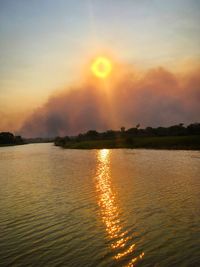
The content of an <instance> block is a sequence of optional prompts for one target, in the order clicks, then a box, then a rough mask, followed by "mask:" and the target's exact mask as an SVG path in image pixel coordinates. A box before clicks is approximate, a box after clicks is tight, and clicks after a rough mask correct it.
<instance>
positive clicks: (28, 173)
mask: <svg viewBox="0 0 200 267" xmlns="http://www.w3.org/2000/svg"><path fill="white" fill-rule="evenodd" d="M0 266H3V267H5V266H15V267H16V266H20V267H22V266H24V267H27V266H34V267H35V266H37V267H38V266H48V267H51V266H67V267H73V266H74V267H82V266H83V267H87V266H91V267H92V266H93V267H97V266H98V267H110V266H113V267H114V266H124V267H125V266H127V267H128V266H144V267H147V266H154V267H159V266H162V267H165V266H166V267H172V266H183V267H184V266H185V267H188V266H191V267H195V266H197V267H199V266H200V152H198V151H168V150H131V149H130V150H129V149H116V150H107V149H103V150H67V149H66V150H64V149H61V148H59V147H55V146H54V145H53V144H29V145H24V146H15V147H2V148H0Z"/></svg>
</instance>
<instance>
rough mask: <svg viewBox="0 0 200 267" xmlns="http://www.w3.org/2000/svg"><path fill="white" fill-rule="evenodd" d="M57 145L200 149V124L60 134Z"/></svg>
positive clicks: (77, 147)
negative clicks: (69, 134) (74, 134)
mask: <svg viewBox="0 0 200 267" xmlns="http://www.w3.org/2000/svg"><path fill="white" fill-rule="evenodd" d="M55 145H56V146H61V147H63V148H70V149H102V148H149V149H150V148H151V149H191V150H200V124H199V123H195V124H191V125H189V126H187V127H184V126H183V124H179V125H174V126H171V127H167V128H166V127H158V128H152V127H147V128H146V129H139V125H137V127H135V128H131V129H128V130H125V128H124V127H122V128H121V131H112V130H110V131H107V132H103V133H98V132H97V131H88V132H87V133H85V134H79V135H78V136H75V137H68V136H66V137H57V138H56V139H55Z"/></svg>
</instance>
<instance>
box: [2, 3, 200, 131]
mask: <svg viewBox="0 0 200 267" xmlns="http://www.w3.org/2000/svg"><path fill="white" fill-rule="evenodd" d="M199 10H200V1H198V0H168V1H166V0H76V1H74V0H57V1H54V0H42V1H41V0H34V1H33V0H30V1H27V0H17V1H16V0H6V1H4V0H0V131H3V130H9V129H10V130H14V131H17V130H18V129H19V128H20V127H21V126H22V127H23V123H24V121H25V120H27V118H31V117H29V116H31V115H30V114H31V113H32V112H35V110H37V109H38V108H41V107H42V106H43V105H45V104H46V103H47V101H48V99H49V98H51V97H52V94H53V95H54V94H55V93H56V92H58V91H60V90H65V92H66V94H67V93H69V91H70V90H71V89H70V88H72V87H75V86H76V87H78V88H80V83H81V81H82V80H81V79H82V76H83V73H84V69H85V68H88V62H89V61H90V60H91V58H93V57H94V56H95V55H98V54H102V53H106V54H109V55H112V57H113V58H115V59H116V61H118V62H120V64H122V65H123V64H124V65H126V66H127V65H128V66H130V67H129V68H133V69H138V70H140V71H145V70H147V71H148V70H150V69H152V68H157V67H160V66H162V67H164V68H166V70H169V71H171V72H173V74H174V73H176V74H177V73H178V74H179V75H180V74H183V73H184V74H185V73H189V72H192V71H194V72H195V73H196V72H197V71H198V70H199V68H198V66H199V62H200V61H199V59H200V49H199V47H200V34H199V32H200V12H199ZM188 75H189V74H188ZM144 76H145V75H144V74H143V78H144ZM80 90H81V89H80ZM188 90H189V89H188ZM66 101H67V99H66ZM73 101H75V100H73ZM66 105H67V103H66ZM40 110H41V109H40ZM72 112H73V111H72ZM183 119H184V117H183ZM189 119H190V120H192V119H193V118H192V116H190V117H189ZM189 119H188V118H187V119H186V122H188V120H189ZM194 119H196V117H194ZM141 120H142V117H141ZM172 122H173V121H172ZM148 123H151V121H148ZM152 124H154V121H152ZM88 127H89V126H88ZM108 127H109V125H108ZM79 130H81V129H79ZM45 134H47V133H44V135H45Z"/></svg>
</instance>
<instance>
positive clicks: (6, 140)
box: [0, 132, 24, 145]
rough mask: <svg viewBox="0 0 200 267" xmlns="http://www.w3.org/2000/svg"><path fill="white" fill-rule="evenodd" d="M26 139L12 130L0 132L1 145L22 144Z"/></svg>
mask: <svg viewBox="0 0 200 267" xmlns="http://www.w3.org/2000/svg"><path fill="white" fill-rule="evenodd" d="M21 144H24V141H23V139H22V137H21V136H20V135H18V136H15V135H14V134H12V133H10V132H1V133H0V145H21Z"/></svg>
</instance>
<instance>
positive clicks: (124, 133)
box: [55, 123, 200, 146]
mask: <svg viewBox="0 0 200 267" xmlns="http://www.w3.org/2000/svg"><path fill="white" fill-rule="evenodd" d="M189 135H200V123H193V124H190V125H188V126H184V124H183V123H180V124H177V125H172V126H170V127H156V128H153V127H146V128H140V125H139V124H137V125H136V126H135V127H133V128H129V129H127V130H126V128H125V127H121V129H120V130H118V131H114V130H108V131H105V132H97V131H96V130H90V131H88V132H86V133H81V134H79V135H77V136H72V137H69V136H65V137H56V139H55V144H56V145H58V146H62V145H64V144H65V143H66V142H82V141H91V140H113V139H126V141H127V143H129V141H130V142H131V141H132V138H134V137H154V136H158V137H162V136H163V137H164V136H189Z"/></svg>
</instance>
